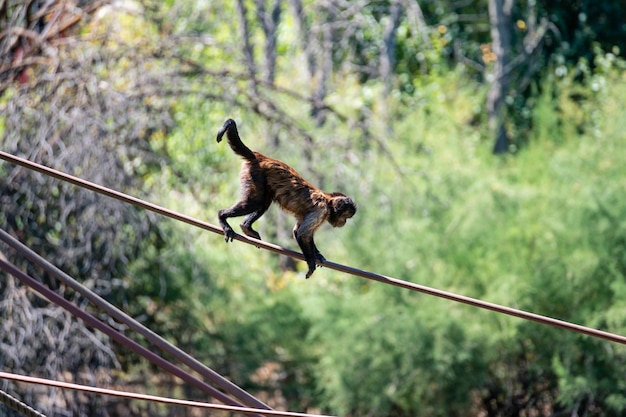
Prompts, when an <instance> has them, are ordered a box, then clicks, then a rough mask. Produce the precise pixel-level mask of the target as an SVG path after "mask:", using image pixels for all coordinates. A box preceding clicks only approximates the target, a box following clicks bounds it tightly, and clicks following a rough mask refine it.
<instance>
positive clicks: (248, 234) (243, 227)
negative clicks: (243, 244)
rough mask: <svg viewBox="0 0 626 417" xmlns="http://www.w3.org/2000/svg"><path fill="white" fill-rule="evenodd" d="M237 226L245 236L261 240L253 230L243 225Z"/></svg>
mask: <svg viewBox="0 0 626 417" xmlns="http://www.w3.org/2000/svg"><path fill="white" fill-rule="evenodd" d="M239 226H240V227H241V230H242V231H243V232H244V233H245V234H246V236H250V237H253V238H255V239H258V240H261V235H260V234H259V233H258V232H257V231H256V230H254V229H253V228H251V227H248V226H246V225H245V224H243V223H241V224H240V225H239Z"/></svg>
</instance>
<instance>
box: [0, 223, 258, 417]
mask: <svg viewBox="0 0 626 417" xmlns="http://www.w3.org/2000/svg"><path fill="white" fill-rule="evenodd" d="M0 240H2V241H4V242H5V243H6V244H8V245H9V246H11V247H12V248H13V249H15V250H16V251H17V252H19V253H20V254H21V255H22V256H24V257H26V258H27V259H29V260H30V261H32V262H33V263H35V264H37V265H39V266H40V267H41V268H42V269H43V270H44V271H46V272H47V273H49V274H50V275H51V276H53V277H55V278H56V279H58V280H59V281H61V282H63V283H64V284H66V285H67V286H68V287H70V288H72V289H73V290H74V291H76V292H78V293H79V294H81V295H82V296H83V297H85V298H86V299H88V300H89V301H91V302H92V303H93V304H94V305H96V306H98V307H100V308H102V309H103V310H104V311H105V312H106V313H107V314H108V315H109V316H111V317H113V318H114V319H116V320H117V321H119V322H120V323H123V324H125V325H127V326H128V327H129V328H130V329H131V330H134V331H135V332H137V333H139V334H141V335H142V336H143V337H145V338H146V340H148V341H149V342H150V343H152V344H153V345H155V346H157V347H159V348H160V349H161V350H163V351H164V352H167V353H169V354H170V355H172V356H173V357H174V358H175V359H177V360H179V361H181V362H182V363H184V364H185V365H187V366H189V367H190V368H191V369H193V370H194V371H196V372H198V373H199V374H200V375H202V376H203V377H205V378H207V379H208V380H209V381H211V382H212V383H213V384H215V385H217V386H219V387H220V388H222V389H224V390H225V391H226V392H228V393H229V394H231V395H233V396H234V397H236V398H238V399H239V400H240V401H241V402H242V403H243V404H245V405H247V406H250V407H254V408H263V409H267V410H269V409H270V407H269V406H267V405H266V404H264V403H263V402H261V401H260V400H258V399H257V398H255V397H254V396H252V395H250V394H249V393H248V392H246V391H244V390H243V389H241V388H240V387H238V386H237V385H235V384H233V383H232V382H230V381H229V380H227V379H226V378H224V377H223V376H221V375H220V374H218V373H217V372H215V371H214V370H212V369H211V368H209V367H207V366H206V365H204V364H203V363H201V362H200V361H198V360H197V359H195V358H194V357H192V356H191V355H189V354H188V353H186V352H184V351H183V350H181V349H179V348H178V347H176V346H174V345H172V344H171V343H169V342H168V341H166V340H165V339H164V338H163V337H161V336H160V335H158V334H156V333H154V332H153V331H152V330H150V329H148V328H147V327H146V326H144V325H143V324H141V323H139V322H138V321H136V320H135V319H133V318H132V317H130V316H129V315H128V314H126V313H124V312H123V311H122V310H120V309H118V308H117V307H115V306H114V305H113V304H111V303H109V302H108V301H106V300H104V299H103V298H102V297H100V296H99V295H98V294H96V293H94V292H93V291H91V290H89V289H88V288H86V287H85V286H84V285H81V284H80V283H79V282H78V281H76V280H75V279H73V278H72V277H70V276H69V275H67V274H66V273H64V272H63V271H61V270H60V269H59V268H57V267H56V266H54V265H52V264H51V263H50V262H48V261H46V260H45V259H44V258H42V257H41V256H39V255H38V254H37V253H35V252H34V251H33V250H31V249H30V248H28V247H27V246H26V245H24V244H23V243H21V242H20V241H19V240H17V239H15V238H14V237H13V236H11V235H9V234H8V233H7V232H6V231H4V230H2V229H0Z"/></svg>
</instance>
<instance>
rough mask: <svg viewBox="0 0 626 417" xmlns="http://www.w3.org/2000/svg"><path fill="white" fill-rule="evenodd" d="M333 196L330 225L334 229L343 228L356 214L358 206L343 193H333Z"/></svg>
mask: <svg viewBox="0 0 626 417" xmlns="http://www.w3.org/2000/svg"><path fill="white" fill-rule="evenodd" d="M331 196H332V197H331V199H330V205H329V206H330V215H329V216H328V223H330V224H331V225H332V226H333V227H343V226H344V225H345V224H346V222H347V221H348V219H349V218H351V217H352V216H354V214H355V213H356V204H355V203H354V201H353V200H352V199H351V198H350V197H348V196H346V195H344V194H341V193H332V194H331Z"/></svg>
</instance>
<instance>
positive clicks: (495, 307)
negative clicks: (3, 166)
mask: <svg viewBox="0 0 626 417" xmlns="http://www.w3.org/2000/svg"><path fill="white" fill-rule="evenodd" d="M0 159H4V160H5V161H8V162H11V163H13V164H17V165H20V166H22V167H24V168H28V169H31V170H33V171H37V172H39V173H42V174H45V175H49V176H51V177H54V178H57V179H59V180H62V181H66V182H69V183H71V184H74V185H77V186H79V187H82V188H86V189H88V190H91V191H94V192H97V193H100V194H103V195H106V196H109V197H112V198H115V199H118V200H120V201H123V202H126V203H129V204H133V205H135V206H137V207H141V208H143V209H146V210H150V211H153V212H155V213H157V214H161V215H163V216H167V217H170V218H172V219H175V220H178V221H182V222H185V223H187V224H190V225H192V226H195V227H199V228H202V229H204V230H208V231H210V232H213V233H218V234H220V235H222V234H223V231H222V229H221V228H220V227H218V226H215V225H212V224H210V223H207V222H203V221H200V220H197V219H195V218H193V217H190V216H187V215H184V214H181V213H177V212H175V211H173V210H169V209H166V208H164V207H161V206H158V205H156V204H153V203H150V202H148V201H144V200H142V199H139V198H136V197H132V196H129V195H127V194H124V193H121V192H119V191H115V190H112V189H110V188H106V187H103V186H101V185H98V184H94V183H92V182H89V181H86V180H83V179H81V178H78V177H75V176H72V175H69V174H65V173H63V172H60V171H57V170H54V169H52V168H48V167H46V166H43V165H40V164H37V163H35V162H31V161H29V160H27V159H24V158H20V157H17V156H14V155H11V154H8V153H6V152H3V151H0ZM235 239H236V240H238V241H240V242H244V243H247V244H250V245H253V246H256V247H259V248H263V249H266V250H269V251H272V252H276V253H280V254H282V255H286V256H290V257H292V258H296V259H299V260H304V256H303V255H302V254H301V253H299V252H295V251H292V250H289V249H285V248H283V247H281V246H278V245H274V244H272V243H267V242H263V241H261V240H257V239H254V238H250V237H244V236H241V235H235ZM318 263H319V264H320V265H323V266H325V267H327V268H330V269H334V270H337V271H341V272H345V273H347V274H350V275H353V276H357V277H361V278H365V279H369V280H373V281H378V282H381V283H383V284H388V285H393V286H396V287H400V288H404V289H407V290H410V291H415V292H419V293H422V294H427V295H431V296H434V297H438V298H443V299H447V300H450V301H454V302H457V303H461V304H466V305H470V306H473V307H478V308H481V309H484V310H490V311H494V312H496V313H500V314H505V315H508V316H513V317H517V318H521V319H524V320H529V321H534V322H536V323H541V324H545V325H548V326H552V327H557V328H561V329H566V330H570V331H573V332H577V333H582V334H586V335H588V336H592V337H596V338H600V339H604V340H608V341H610V342H615V343H620V344H623V345H626V337H625V336H621V335H618V334H615V333H610V332H606V331H602V330H598V329H593V328H590V327H586V326H581V325H578V324H574V323H570V322H567V321H563V320H559V319H555V318H551V317H547V316H542V315H540V314H535V313H530V312H527V311H524V310H519V309H515V308H511V307H506V306H502V305H499V304H495V303H490V302H487V301H483V300H479V299H476V298H471V297H466V296H463V295H458V294H455V293H452V292H448V291H443V290H438V289H436V288H431V287H427V286H425V285H420V284H416V283H413V282H409V281H404V280H401V279H397V278H392V277H388V276H385V275H381V274H376V273H373V272H369V271H363V270H360V269H357V268H353V267H350V266H346V265H341V264H338V263H334V262H330V261H324V262H318Z"/></svg>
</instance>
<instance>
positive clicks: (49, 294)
mask: <svg viewBox="0 0 626 417" xmlns="http://www.w3.org/2000/svg"><path fill="white" fill-rule="evenodd" d="M0 269H1V270H3V271H5V272H6V273H9V274H11V275H13V276H14V277H15V278H17V279H18V280H20V281H21V282H22V284H24V285H26V286H28V287H30V288H32V289H33V290H35V291H36V292H38V293H39V294H40V295H41V296H43V297H44V298H46V299H48V300H49V301H50V302H52V303H54V304H56V305H58V306H60V307H62V308H63V309H65V310H67V311H68V312H69V313H71V314H72V315H74V316H76V317H78V318H79V319H81V320H82V321H84V322H85V323H86V324H87V325H89V326H91V327H93V328H94V329H97V330H99V331H101V332H102V333H104V334H106V335H107V336H109V337H110V338H111V339H113V340H115V341H116V342H118V343H120V344H121V345H123V346H125V347H127V348H129V349H130V350H132V351H133V352H135V353H137V354H138V355H141V356H142V357H144V358H146V359H147V360H148V361H150V362H151V363H153V364H154V365H156V366H158V367H159V368H161V369H163V370H165V371H166V372H169V373H170V374H172V375H175V376H177V377H179V378H180V379H182V380H183V381H185V382H187V383H188V384H189V385H192V386H194V387H196V388H198V389H199V390H201V391H203V392H205V393H207V394H209V395H210V396H211V397H213V398H215V399H217V400H219V401H221V402H222V403H224V404H227V405H232V406H238V407H241V406H243V405H242V404H241V403H240V402H238V401H236V400H234V399H232V398H230V397H229V396H227V395H226V394H224V393H223V392H221V391H219V390H217V389H215V388H214V387H212V386H211V385H209V384H207V383H206V382H204V381H202V380H200V379H198V378H196V377H195V376H193V375H191V374H189V373H188V372H185V371H184V370H183V369H181V368H179V367H178V366H176V365H174V364H172V363H171V362H169V361H168V360H166V359H163V358H161V357H160V356H158V355H157V354H155V353H153V352H151V351H150V350H148V349H146V348H145V347H143V346H141V345H140V344H139V343H137V342H135V341H134V340H132V339H130V338H129V337H128V336H126V335H124V334H122V333H120V332H118V331H117V330H115V329H114V328H112V327H111V326H109V325H107V324H105V323H104V322H102V321H101V320H99V319H97V318H96V317H95V316H93V315H92V314H90V313H87V312H86V311H84V310H83V309H81V308H80V307H78V306H76V305H75V304H73V303H71V302H70V301H68V300H66V299H65V298H63V297H61V296H60V295H59V294H57V293H55V292H54V291H52V290H51V289H50V288H48V287H46V286H45V285H43V284H42V283H40V282H39V281H37V280H36V279H34V278H32V277H31V276H29V275H28V274H26V273H24V272H23V271H21V270H20V269H19V268H17V267H16V266H15V265H13V264H11V263H10V262H8V261H6V260H4V259H2V258H0Z"/></svg>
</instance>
